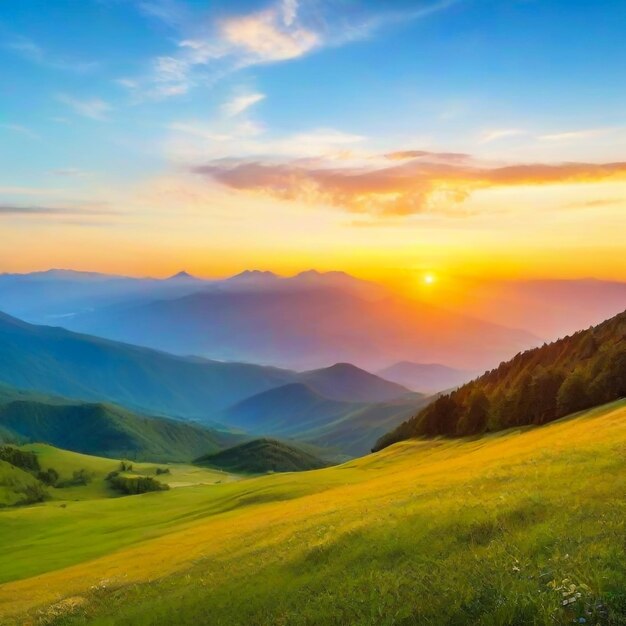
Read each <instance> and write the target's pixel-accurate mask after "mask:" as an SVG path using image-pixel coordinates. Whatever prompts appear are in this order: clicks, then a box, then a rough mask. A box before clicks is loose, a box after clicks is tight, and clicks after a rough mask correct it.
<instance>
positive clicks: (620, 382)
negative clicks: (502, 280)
mask: <svg viewBox="0 0 626 626" xmlns="http://www.w3.org/2000/svg"><path fill="white" fill-rule="evenodd" d="M624 396H626V311H624V312H623V313H620V314H619V315H617V316H615V317H613V318H611V319H609V320H607V321H605V322H603V323H602V324H599V325H598V326H595V327H592V328H589V329H587V330H582V331H580V332H577V333H575V334H574V335H572V336H568V337H565V338H563V339H560V340H558V341H555V342H553V343H551V344H548V345H544V346H542V347H541V348H535V349H534V350H528V351H526V352H523V353H520V354H518V355H517V356H515V357H514V358H513V359H511V360H510V361H508V362H506V363H502V364H501V365H500V366H499V367H498V368H496V369H494V370H491V371H489V372H487V373H485V374H483V375H482V376H481V377H480V378H477V379H476V380H474V381H472V382H470V383H468V384H466V385H464V386H463V387H461V388H459V389H458V390H456V391H453V392H452V393H450V394H448V395H445V396H441V397H439V398H437V400H435V401H434V402H433V403H432V404H429V405H428V406H427V407H425V408H424V409H422V410H421V411H420V412H419V413H418V414H417V415H416V416H415V417H413V418H412V419H410V420H408V421H407V422H404V423H403V424H401V425H400V426H398V427H397V428H396V429H395V430H394V431H392V432H391V433H388V434H387V435H385V436H384V437H382V438H381V439H380V440H379V441H378V442H377V444H376V446H375V448H374V449H375V450H380V449H381V448H384V447H386V446H388V445H390V444H392V443H395V442H397V441H401V440H404V439H408V438H411V437H417V436H421V435H427V436H435V435H448V436H454V435H471V434H477V433H482V432H484V431H485V430H488V431H494V430H500V429H504V428H510V427H512V426H523V425H528V424H545V423H546V422H550V421H552V420H554V419H557V418H559V417H562V416H564V415H568V414H569V413H573V412H575V411H580V410H582V409H587V408H589V407H593V406H596V405H599V404H604V403H606V402H611V401H613V400H617V399H619V398H623V397H624Z"/></svg>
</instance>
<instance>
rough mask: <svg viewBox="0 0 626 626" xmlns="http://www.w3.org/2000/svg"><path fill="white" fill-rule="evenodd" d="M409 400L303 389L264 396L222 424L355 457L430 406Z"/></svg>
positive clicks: (230, 412)
mask: <svg viewBox="0 0 626 626" xmlns="http://www.w3.org/2000/svg"><path fill="white" fill-rule="evenodd" d="M426 401H427V400H426V398H425V396H422V395H420V394H405V395H404V396H403V397H401V398H396V399H394V400H390V401H387V402H375V403H372V402H370V403H364V402H346V401H340V400H332V399H329V398H327V397H325V396H324V395H322V394H321V393H319V391H316V390H314V389H312V388H311V387H310V386H308V385H306V384H304V383H291V384H288V385H284V386H282V387H277V388H275V389H270V390H269V391H264V392H262V393H259V394H257V395H255V396H252V397H250V398H246V399H245V400H242V401H241V402H238V403H237V404H235V405H233V406H231V407H229V408H228V409H226V410H225V411H222V412H221V413H220V414H219V416H218V420H219V421H220V422H221V423H223V424H227V425H228V426H230V427H233V428H238V429H241V430H244V431H246V432H248V433H252V434H257V435H268V436H272V437H279V438H283V439H295V440H298V441H304V442H307V443H310V444H314V445H317V446H322V447H330V448H333V449H335V450H336V451H337V452H339V453H341V454H344V455H348V456H357V455H359V454H364V453H366V452H367V451H368V450H369V449H370V448H371V446H372V445H373V444H374V442H375V441H376V440H377V439H378V437H380V436H381V435H382V434H384V433H385V432H387V431H388V430H389V428H395V426H397V425H398V424H400V423H401V422H403V421H404V420H406V419H407V418H408V417H410V416H412V415H414V414H415V413H416V412H417V411H418V410H419V408H420V407H421V406H423V405H424V403H425V402H426Z"/></svg>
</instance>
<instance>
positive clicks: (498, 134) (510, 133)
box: [480, 128, 526, 143]
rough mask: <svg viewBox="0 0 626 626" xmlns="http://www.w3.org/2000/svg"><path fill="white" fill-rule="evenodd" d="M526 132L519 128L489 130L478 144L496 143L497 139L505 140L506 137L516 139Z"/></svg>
mask: <svg viewBox="0 0 626 626" xmlns="http://www.w3.org/2000/svg"><path fill="white" fill-rule="evenodd" d="M525 134H526V131H524V130H520V129H519V128H505V129H501V130H491V131H488V132H486V133H484V134H483V136H482V137H481V138H480V143H491V142H492V141H498V140H499V139H506V138H507V137H518V136H519V135H525Z"/></svg>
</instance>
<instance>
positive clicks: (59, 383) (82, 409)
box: [0, 314, 422, 455]
mask: <svg viewBox="0 0 626 626" xmlns="http://www.w3.org/2000/svg"><path fill="white" fill-rule="evenodd" d="M0 381H2V382H3V383H5V384H7V385H10V386H11V387H12V388H14V389H22V390H25V391H24V392H22V393H21V395H16V394H18V392H12V394H13V397H11V394H9V397H8V399H7V398H5V399H4V402H5V404H7V402H8V401H11V402H12V405H11V411H12V412H11V415H16V414H19V415H30V416H37V415H40V414H41V415H43V414H45V415H46V420H49V421H53V422H54V423H55V424H57V425H56V426H54V427H53V429H56V428H61V426H62V424H63V423H67V424H72V427H71V428H72V429H73V430H75V431H76V430H80V429H78V425H79V424H78V423H76V424H75V423H74V422H73V421H72V420H79V421H80V420H81V419H82V420H84V422H83V423H82V426H83V427H85V428H87V430H88V427H87V424H88V423H91V425H92V426H91V427H92V428H93V429H95V431H99V429H101V426H99V425H98V424H99V422H98V420H99V419H100V418H101V417H102V415H103V414H106V415H107V416H108V417H109V418H115V420H116V423H117V424H118V425H119V423H120V420H119V419H118V417H119V415H120V413H119V411H118V409H117V408H115V407H114V408H111V407H109V406H101V403H116V404H118V405H121V406H123V407H126V409H128V410H130V411H133V412H135V413H140V414H144V415H146V414H147V415H160V416H169V417H175V418H179V419H187V420H189V419H191V420H195V421H197V422H202V423H203V424H205V425H206V426H207V427H211V428H213V429H214V430H215V429H216V428H221V429H222V430H232V429H239V430H245V431H246V432H248V433H251V434H253V435H254V434H256V435H269V436H288V437H290V438H292V439H302V440H305V441H309V442H311V443H316V444H318V445H323V446H326V447H332V448H334V449H335V451H336V452H337V453H339V454H342V455H352V454H357V453H361V452H363V451H365V450H367V446H368V445H371V444H372V443H373V441H375V439H376V438H377V437H378V436H379V435H380V434H382V432H384V430H382V432H381V429H386V430H388V429H389V428H390V427H393V426H395V425H396V424H397V423H399V422H400V421H401V420H402V419H406V417H407V415H408V414H409V413H412V412H414V411H415V410H416V408H417V407H418V406H419V405H420V403H421V400H422V397H421V396H420V395H419V394H412V393H411V392H409V390H408V389H406V388H405V387H402V386H401V385H398V384H396V383H393V382H389V381H386V380H383V379H382V378H379V377H377V376H375V375H373V374H370V373H369V372H366V371H364V370H361V369H359V368H357V367H355V366H353V365H350V364H347V363H338V364H336V365H334V366H331V367H329V368H324V369H318V370H312V371H305V372H294V371H290V370H282V369H277V368H273V367H263V366H259V365H249V364H245V363H221V362H216V361H208V360H205V359H201V358H197V357H190V358H184V357H177V356H174V355H170V354H167V353H164V352H158V351H155V350H150V349H147V348H138V347H136V346H131V345H127V344H122V343H116V342H113V341H109V340H105V339H99V338H96V337H91V336H88V335H81V334H77V333H73V332H71V331H67V330H65V329H61V328H52V327H47V326H37V325H33V324H27V323H26V322H22V321H20V320H18V319H16V318H13V317H10V316H8V315H4V314H0ZM294 389H295V390H299V392H300V393H296V394H294V393H293V390H294ZM33 394H36V396H33ZM264 394H267V395H264ZM50 395H53V396H61V397H62V398H71V399H72V400H73V401H74V403H73V404H74V405H76V406H72V407H70V406H69V404H72V403H71V402H69V401H68V402H61V403H64V404H65V405H66V406H65V408H64V409H63V410H60V409H56V408H54V407H53V408H50V405H54V404H59V402H58V401H57V400H55V399H54V398H53V399H50V398H49V396H50ZM16 401H20V402H21V404H20V402H16ZM76 401H80V402H76ZM0 402H3V392H2V389H1V388H0ZM86 403H87V404H86ZM44 405H45V406H44ZM16 411H17V412H18V413H16ZM20 411H21V413H20ZM246 411H247V412H246ZM135 417H137V416H135ZM128 419H131V417H128ZM137 419H147V418H139V417H137ZM312 420H313V421H314V423H313V422H312ZM109 422H110V419H109ZM348 425H351V426H350V428H348ZM1 427H2V424H0V428H1ZM5 427H6V428H9V426H6V425H5ZM24 428H26V426H24ZM37 428H38V429H39V430H37V431H36V432H40V433H41V432H43V431H41V428H42V422H41V421H38V427H37ZM350 429H352V430H354V431H355V434H354V435H352V436H350V435H347V433H346V431H347V430H348V431H349V430H350ZM10 430H11V431H12V432H17V433H22V434H23V435H24V436H27V437H35V436H36V434H35V432H34V431H33V432H30V433H25V432H22V431H20V430H19V428H17V422H12V424H11V427H10ZM46 432H47V433H48V434H46V437H45V438H44V439H43V440H44V441H46V442H48V443H52V444H54V445H59V446H61V447H67V448H70V449H78V448H77V447H76V446H77V445H78V444H77V443H76V442H74V443H71V445H68V443H67V441H66V440H65V439H63V440H60V439H55V438H52V435H51V434H50V432H51V431H50V432H49V431H46ZM80 432H81V433H82V434H81V435H80V436H79V435H77V436H79V438H80V437H82V436H83V435H85V436H86V434H87V432H86V431H84V432H83V431H80ZM42 436H43V435H42ZM102 436H103V437H104V435H102ZM213 436H214V434H213ZM63 437H65V438H67V437H70V438H71V435H70V434H66V435H63ZM120 445H121V444H120ZM124 446H125V447H128V448H129V449H130V448H132V445H130V444H124ZM124 446H123V447H124ZM218 447H220V446H219V445H218ZM153 449H154V448H153ZM115 450H116V454H118V455H119V449H118V448H115ZM80 451H85V452H89V453H98V454H105V453H106V450H103V449H98V450H94V449H85V450H80ZM202 451H203V452H208V451H210V450H209V449H208V447H206V446H205V448H204V449H203V450H202Z"/></svg>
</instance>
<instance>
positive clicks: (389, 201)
mask: <svg viewBox="0 0 626 626" xmlns="http://www.w3.org/2000/svg"><path fill="white" fill-rule="evenodd" d="M418 154H420V155H421V152H419V151H418ZM455 156H456V155H453V158H452V159H451V160H449V161H448V162H446V161H445V160H444V159H439V160H434V159H431V160H425V159H424V158H423V156H418V157H416V158H413V159H411V160H407V161H403V162H402V163H401V164H399V165H393V166H391V167H381V168H363V167H350V166H344V167H336V166H335V165H333V164H332V163H327V164H326V165H325V166H324V165H320V163H321V162H317V163H314V164H312V165H308V164H306V163H303V162H301V161H297V160H292V161H286V162H281V163H276V162H268V161H262V160H250V159H248V160H237V159H227V160H217V161H214V162H211V163H206V164H204V165H200V166H197V167H195V168H194V171H195V172H196V173H198V174H201V175H204V176H208V177H210V178H211V179H213V180H215V181H217V182H219V183H221V184H222V185H225V186H227V187H230V188H231V189H235V190H239V191H247V192H254V193H262V194H265V195H269V196H271V197H275V198H279V199H283V200H297V201H300V202H305V203H315V204H322V205H330V206H336V207H339V208H342V209H344V210H348V211H351V212H356V213H368V214H372V215H412V214H416V213H424V212H431V211H434V212H442V213H452V214H455V215H459V214H463V211H462V210H460V206H459V205H461V204H462V203H463V202H465V200H467V199H468V198H469V197H470V196H471V194H472V193H473V192H475V191H476V190H478V189H489V188H505V187H511V188H514V187H528V186H541V185H560V184H566V183H567V184H576V183H588V182H594V181H602V180H607V179H611V178H619V179H623V178H625V177H626V163H622V162H618V163H606V164H594V163H561V164H543V163H534V164H519V165H505V166H490V167H489V166H485V165H483V164H481V163H480V162H477V161H468V162H459V161H458V160H456V158H455Z"/></svg>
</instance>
